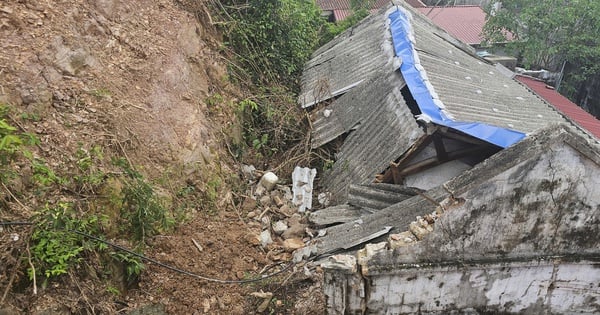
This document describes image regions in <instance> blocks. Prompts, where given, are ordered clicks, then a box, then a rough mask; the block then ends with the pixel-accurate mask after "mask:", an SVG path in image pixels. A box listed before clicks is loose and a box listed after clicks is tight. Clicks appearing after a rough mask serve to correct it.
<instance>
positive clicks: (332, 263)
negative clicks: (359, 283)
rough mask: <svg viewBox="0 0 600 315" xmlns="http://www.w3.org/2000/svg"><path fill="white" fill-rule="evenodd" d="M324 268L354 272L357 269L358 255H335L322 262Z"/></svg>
mask: <svg viewBox="0 0 600 315" xmlns="http://www.w3.org/2000/svg"><path fill="white" fill-rule="evenodd" d="M321 267H322V268H324V269H335V270H336V271H343V272H344V273H348V274H352V273H355V272H356V271H357V269H356V268H357V264H356V256H354V255H333V256H330V257H329V258H327V260H325V261H324V262H322V263H321Z"/></svg>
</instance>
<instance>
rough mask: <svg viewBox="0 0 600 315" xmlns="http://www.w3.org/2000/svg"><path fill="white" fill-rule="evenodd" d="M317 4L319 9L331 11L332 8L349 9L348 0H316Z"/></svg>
mask: <svg viewBox="0 0 600 315" xmlns="http://www.w3.org/2000/svg"><path fill="white" fill-rule="evenodd" d="M317 6H319V8H321V10H325V11H333V10H344V9H345V10H350V9H351V8H352V6H350V0H317Z"/></svg>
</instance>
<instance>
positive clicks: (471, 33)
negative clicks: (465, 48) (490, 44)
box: [417, 5, 485, 45]
mask: <svg viewBox="0 0 600 315" xmlns="http://www.w3.org/2000/svg"><path fill="white" fill-rule="evenodd" d="M417 10H419V11H420V12H421V13H423V14H424V15H426V16H427V17H428V18H429V19H430V20H431V21H433V23H434V24H435V25H437V26H439V27H441V28H442V29H444V30H445V31H446V32H448V33H450V34H452V35H453V36H454V37H456V38H458V39H460V40H461V41H463V42H464V43H466V44H469V45H475V44H480V43H481V42H482V41H483V36H481V30H483V26H484V25H485V12H484V11H483V10H482V9H481V7H479V6H474V5H473V6H471V5H464V6H463V5H461V6H451V7H425V8H417Z"/></svg>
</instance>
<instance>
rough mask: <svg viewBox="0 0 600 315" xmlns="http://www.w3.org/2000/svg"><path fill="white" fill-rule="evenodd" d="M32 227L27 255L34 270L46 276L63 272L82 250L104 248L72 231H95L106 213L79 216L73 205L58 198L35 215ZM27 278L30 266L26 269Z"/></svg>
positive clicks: (30, 275) (104, 222)
mask: <svg viewBox="0 0 600 315" xmlns="http://www.w3.org/2000/svg"><path fill="white" fill-rule="evenodd" d="M34 219H35V221H36V225H35V229H34V231H33V233H32V235H31V243H30V244H31V256H32V261H33V265H34V266H35V273H36V274H37V275H43V276H45V277H46V278H51V277H56V276H59V275H61V274H64V273H67V271H68V270H69V268H70V267H72V266H74V265H76V264H77V263H79V262H80V261H81V259H82V255H83V254H84V253H85V252H89V251H94V250H104V249H106V248H107V245H105V244H103V243H99V242H95V241H93V240H89V239H86V238H85V237H84V236H82V235H80V234H77V233H73V232H72V231H79V232H83V233H87V234H91V235H98V234H99V232H100V229H101V226H102V225H103V224H106V223H107V222H106V217H103V216H97V215H87V216H85V217H80V216H78V215H77V213H76V211H74V209H73V205H72V204H71V203H67V202H60V203H58V204H57V205H56V206H53V207H50V206H46V207H45V208H44V209H42V210H41V211H40V212H38V214H37V215H36V217H35V218H34ZM28 274H29V277H30V279H33V277H34V269H33V268H32V267H30V268H29V269H28Z"/></svg>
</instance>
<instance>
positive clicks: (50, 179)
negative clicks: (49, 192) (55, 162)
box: [31, 159, 66, 187]
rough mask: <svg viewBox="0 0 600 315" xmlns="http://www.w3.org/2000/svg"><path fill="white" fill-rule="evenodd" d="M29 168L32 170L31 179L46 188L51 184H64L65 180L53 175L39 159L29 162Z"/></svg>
mask: <svg viewBox="0 0 600 315" xmlns="http://www.w3.org/2000/svg"><path fill="white" fill-rule="evenodd" d="M31 166H32V169H33V179H34V181H35V182H37V183H38V184H40V185H42V186H44V187H46V186H49V185H51V184H53V183H56V184H64V183H66V180H65V179H64V178H61V177H59V176H58V175H56V173H54V171H53V170H52V169H51V168H50V167H48V166H47V165H46V163H45V162H44V161H43V160H41V159H33V160H32V161H31Z"/></svg>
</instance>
